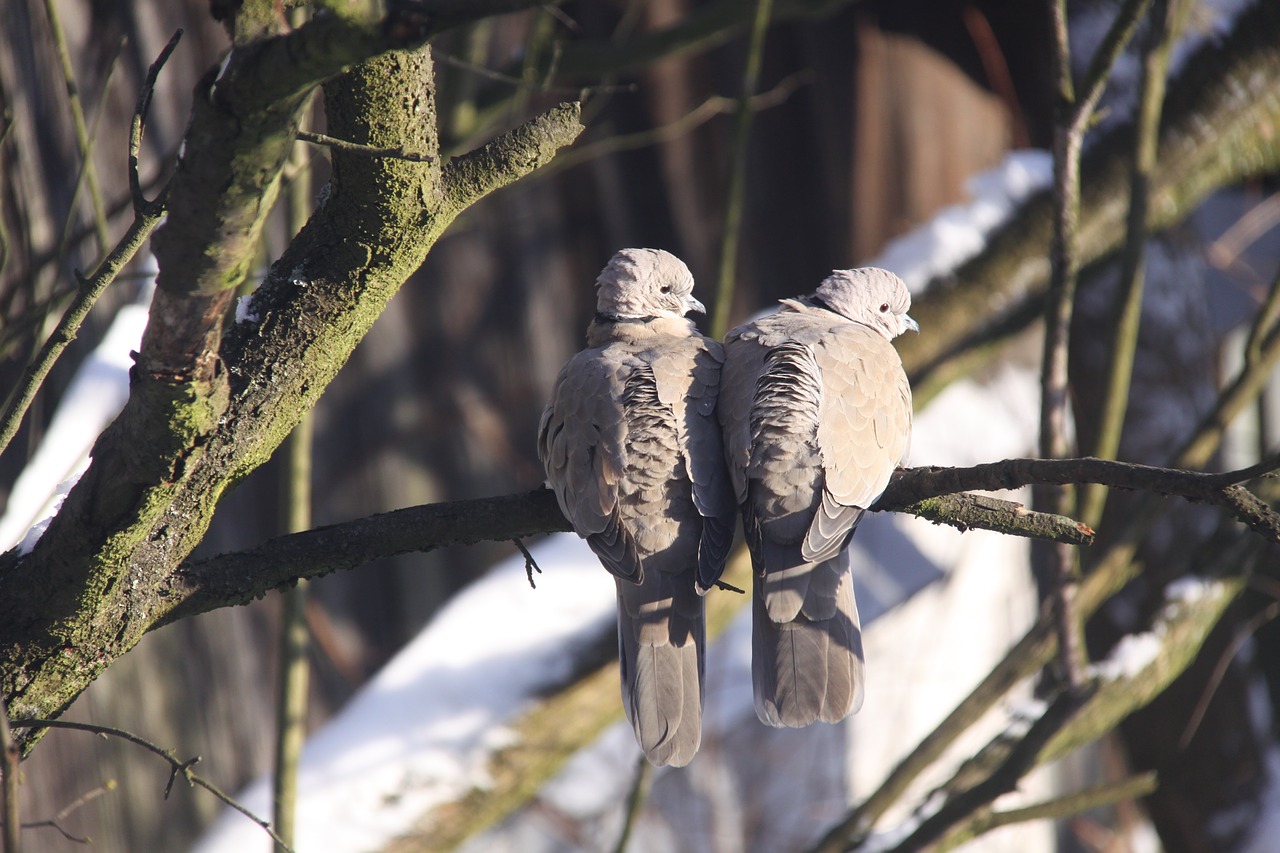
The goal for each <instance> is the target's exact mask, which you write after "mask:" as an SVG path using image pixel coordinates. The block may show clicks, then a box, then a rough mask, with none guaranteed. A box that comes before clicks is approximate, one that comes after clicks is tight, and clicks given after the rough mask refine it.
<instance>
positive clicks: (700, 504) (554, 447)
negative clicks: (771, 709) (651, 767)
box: [538, 249, 736, 766]
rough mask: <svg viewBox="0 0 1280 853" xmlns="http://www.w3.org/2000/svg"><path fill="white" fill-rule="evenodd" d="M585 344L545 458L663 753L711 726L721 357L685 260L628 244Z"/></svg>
mask: <svg viewBox="0 0 1280 853" xmlns="http://www.w3.org/2000/svg"><path fill="white" fill-rule="evenodd" d="M596 284H597V286H598V288H599V292H598V296H597V313H596V318H595V320H594V321H593V322H592V323H591V326H590V327H589V329H588V330H587V349H585V350H583V351H582V352H580V353H578V354H577V355H575V356H574V357H573V358H572V359H570V360H569V362H568V363H567V364H566V365H565V366H564V369H563V370H561V371H560V376H559V377H558V378H557V379H556V384H555V388H554V390H553V391H552V395H551V401H550V402H549V403H548V404H547V408H546V411H544V412H543V415H542V422H541V425H540V426H539V429H538V455H539V456H540V457H541V459H542V463H543V466H544V467H545V468H546V472H547V481H548V482H549V483H550V485H551V488H552V489H553V490H554V491H555V493H556V498H557V499H558V500H559V502H560V508H561V509H562V510H563V511H564V514H565V516H566V517H567V518H568V519H569V521H570V522H571V523H572V524H573V529H574V530H575V531H577V533H578V535H579V536H581V537H583V538H584V539H586V541H587V544H588V545H590V547H591V550H592V551H594V552H595V554H596V556H597V557H599V558H600V562H601V563H603V564H604V566H605V568H607V569H608V570H609V571H610V572H611V573H612V574H613V575H614V576H615V579H616V583H617V588H618V653H619V658H620V660H621V665H622V679H621V680H622V698H623V706H624V708H625V709H626V712H627V718H628V719H629V720H630V721H631V725H632V727H633V728H634V729H635V733H636V740H637V741H638V742H639V743H640V747H641V749H643V750H644V752H645V755H647V756H648V757H649V760H650V761H652V762H653V763H654V764H659V765H662V764H673V765H677V766H679V765H684V764H687V763H688V762H689V760H690V759H692V758H693V755H694V753H695V752H697V750H698V745H699V743H700V741H701V737H702V699H703V683H702V676H703V669H704V646H705V630H706V629H705V624H704V619H703V602H702V594H703V593H705V592H706V590H707V589H709V588H710V587H711V586H712V585H713V584H714V583H715V581H716V579H717V578H719V576H720V574H721V572H722V571H723V570H724V564H725V560H726V559H727V557H728V553H729V546H730V545H731V544H732V539H733V523H734V513H735V512H736V503H735V501H734V499H733V493H732V489H731V487H730V485H729V479H728V472H727V471H726V470H725V466H724V451H723V446H722V443H721V437H720V430H719V427H718V425H717V423H716V421H715V406H716V395H717V393H718V391H719V387H720V369H721V365H722V363H723V361H724V354H723V350H722V348H721V346H720V344H719V343H718V342H716V341H713V340H710V339H708V338H705V337H703V336H702V335H700V334H698V332H697V330H696V328H695V327H694V325H693V323H692V322H691V321H690V320H687V319H685V317H684V314H685V313H686V312H688V311H690V310H696V311H702V310H703V308H702V305H701V304H700V303H699V302H698V301H697V300H696V299H694V298H693V296H692V290H693V276H692V275H690V273H689V270H688V268H687V267H686V266H685V265H684V263H682V262H681V261H680V260H679V259H678V258H676V257H674V256H673V255H670V254H668V253H667V252H663V251H660V250H654V249H623V250H622V251H620V252H618V253H617V254H616V255H614V256H613V259H612V260H610V261H609V264H608V266H606V267H605V268H604V271H603V272H601V274H600V277H599V279H598V281H597V282H596Z"/></svg>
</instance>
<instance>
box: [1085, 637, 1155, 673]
mask: <svg viewBox="0 0 1280 853" xmlns="http://www.w3.org/2000/svg"><path fill="white" fill-rule="evenodd" d="M1163 635H1164V631H1162V630H1158V629H1157V630H1156V631H1146V632H1143V633H1141V634H1126V635H1125V636H1123V637H1121V638H1120V642H1118V643H1116V646H1115V648H1113V649H1112V650H1111V654H1110V655H1108V656H1107V659H1106V660H1104V661H1099V662H1098V663H1095V664H1094V665H1093V666H1091V667H1090V671H1091V672H1092V674H1093V675H1095V676H1097V677H1098V678H1101V679H1103V680H1105V681H1119V680H1120V679H1122V678H1126V679H1130V678H1136V677H1137V676H1138V675H1139V674H1140V673H1141V672H1142V671H1143V670H1144V669H1146V668H1147V667H1148V666H1150V665H1151V664H1152V662H1153V661H1155V659H1156V658H1158V657H1159V656H1160V649H1161V648H1162V647H1163V645H1164V644H1163V641H1162V637H1163Z"/></svg>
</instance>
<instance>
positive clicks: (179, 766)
mask: <svg viewBox="0 0 1280 853" xmlns="http://www.w3.org/2000/svg"><path fill="white" fill-rule="evenodd" d="M11 725H12V726H13V727H14V728H15V729H16V728H23V729H71V730H73V731H80V732H91V733H93V734H97V735H104V736H110V737H117V738H120V739H121V740H127V741H128V742H129V743H132V744H134V745H135V746H140V747H142V748H143V749H145V750H147V751H148V752H152V753H154V754H156V755H158V756H160V757H161V758H163V759H164V760H165V761H167V762H168V763H169V782H168V784H167V785H165V789H164V796H165V799H168V798H169V792H170V791H172V790H173V783H174V782H175V781H176V780H177V779H178V777H179V776H181V777H182V779H183V781H185V782H186V783H187V784H188V785H190V786H192V787H195V786H199V787H201V788H204V789H205V790H206V791H208V792H209V793H211V794H213V795H214V796H215V797H217V798H218V799H219V800H221V801H222V802H223V803H224V804H226V805H228V806H230V807H231V808H233V809H235V810H236V811H238V812H240V814H242V815H244V816H245V817H247V818H248V819H249V820H251V821H253V822H254V823H256V824H257V825H258V826H260V827H262V831H263V832H265V833H267V835H269V836H271V840H272V841H274V842H276V844H277V845H281V846H283V847H284V849H285V850H286V851H289V853H292V849H291V848H290V847H288V846H287V845H285V844H284V842H283V841H281V839H280V836H278V835H276V833H275V830H273V829H272V828H271V824H270V823H269V822H267V821H265V820H263V819H262V818H260V817H258V816H257V815H255V814H254V813H253V812H251V811H249V810H248V809H247V808H245V807H244V806H243V805H241V804H240V803H239V802H238V801H236V800H235V799H234V798H233V797H231V796H229V795H227V794H226V793H224V792H223V791H222V789H221V788H219V787H218V786H217V785H214V784H213V783H212V782H210V781H208V780H207V779H205V778H204V777H202V776H200V775H199V774H197V773H196V772H195V771H193V770H192V769H191V768H192V767H193V766H194V765H195V764H196V763H197V762H199V761H200V756H198V755H197V756H195V757H194V758H189V759H187V760H186V761H183V760H181V759H180V758H178V757H177V755H175V754H174V752H173V750H171V749H165V748H164V747H162V746H157V745H156V744H154V743H152V742H151V741H149V740H147V739H146V738H144V737H140V736H139V735H136V734H134V733H133V732H130V731H125V730H124V729H118V728H115V727H113V726H98V725H93V724H91V723H74V722H70V721H67V720H43V719H34V720H13V721H12V723H11Z"/></svg>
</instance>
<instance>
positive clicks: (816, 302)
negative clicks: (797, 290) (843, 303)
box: [804, 293, 840, 314]
mask: <svg viewBox="0 0 1280 853" xmlns="http://www.w3.org/2000/svg"><path fill="white" fill-rule="evenodd" d="M804 301H805V302H807V303H809V304H810V305H812V306H813V307H814V308H825V309H826V310H827V311H830V312H831V313H832V314H839V313H840V312H839V311H837V310H836V309H834V308H832V307H831V305H830V303H828V302H827V300H825V299H823V298H822V297H821V296H819V295H818V294H816V293H811V294H809V295H808V296H806V297H805V298H804Z"/></svg>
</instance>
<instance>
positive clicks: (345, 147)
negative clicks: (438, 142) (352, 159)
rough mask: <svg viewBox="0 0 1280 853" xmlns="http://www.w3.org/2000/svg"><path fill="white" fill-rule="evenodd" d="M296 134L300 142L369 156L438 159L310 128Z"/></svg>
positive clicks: (410, 160) (423, 159)
mask: <svg viewBox="0 0 1280 853" xmlns="http://www.w3.org/2000/svg"><path fill="white" fill-rule="evenodd" d="M295 136H296V137H297V139H298V141H299V142H309V143H311V144H312V145H323V146H324V147H326V148H333V149H336V150H338V151H348V152H351V153H353V154H364V155H365V156H367V157H391V158H393V159H396V160H408V161H409V162H410V163H431V162H434V161H435V159H436V158H435V157H432V156H431V155H430V154H420V153H418V152H416V151H406V150H404V149H403V148H379V147H377V146H376V145H363V144H361V143H359V142H348V141H347V140H345V139H338V138H337V137H333V136H326V135H325V134H323V133H316V132H314V131H310V130H299V131H298V132H297V133H296V134H295Z"/></svg>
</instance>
